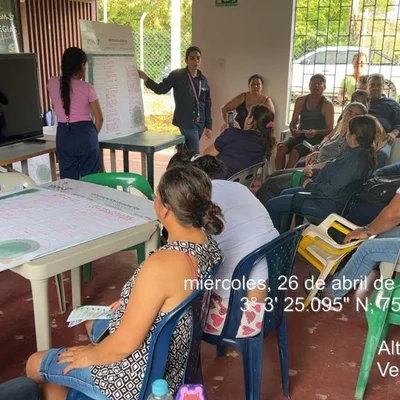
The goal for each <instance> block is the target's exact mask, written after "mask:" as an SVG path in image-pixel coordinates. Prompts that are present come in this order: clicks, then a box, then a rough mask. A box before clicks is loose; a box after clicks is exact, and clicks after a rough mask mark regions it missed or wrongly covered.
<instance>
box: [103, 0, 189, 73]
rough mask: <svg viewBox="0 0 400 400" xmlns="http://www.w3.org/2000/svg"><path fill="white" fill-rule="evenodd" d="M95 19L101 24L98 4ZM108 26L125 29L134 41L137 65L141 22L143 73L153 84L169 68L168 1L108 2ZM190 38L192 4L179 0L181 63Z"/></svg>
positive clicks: (186, 0) (169, 22)
mask: <svg viewBox="0 0 400 400" xmlns="http://www.w3.org/2000/svg"><path fill="white" fill-rule="evenodd" d="M98 6H99V9H98V18H99V21H102V20H103V1H102V0H98ZM107 11H108V22H109V23H114V24H119V25H129V26H130V27H131V28H132V30H133V32H134V38H135V48H136V52H137V53H136V60H137V62H138V64H139V65H140V61H141V60H140V52H139V48H140V46H139V25H140V17H141V15H142V14H143V12H147V15H146V19H145V21H144V29H143V36H144V49H143V52H144V70H145V71H146V73H147V74H148V75H149V76H150V77H151V78H153V79H155V80H156V81H159V80H161V79H162V78H164V77H165V76H166V75H167V74H168V73H169V72H170V64H171V0H108V7H107ZM191 37H192V0H181V38H182V42H181V48H182V63H183V62H184V53H185V50H186V47H187V46H189V45H190V44H191Z"/></svg>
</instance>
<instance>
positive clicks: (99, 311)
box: [67, 306, 113, 328]
mask: <svg viewBox="0 0 400 400" xmlns="http://www.w3.org/2000/svg"><path fill="white" fill-rule="evenodd" d="M112 314H113V311H112V310H111V307H109V306H80V307H78V308H75V310H73V311H72V312H71V314H70V315H69V317H68V319H67V322H69V325H68V327H69V328H70V327H72V326H75V325H79V324H80V323H82V322H85V321H92V320H94V319H110V318H111V317H112Z"/></svg>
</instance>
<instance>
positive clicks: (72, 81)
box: [47, 47, 103, 179]
mask: <svg viewBox="0 0 400 400" xmlns="http://www.w3.org/2000/svg"><path fill="white" fill-rule="evenodd" d="M86 62H87V57H86V54H85V52H84V51H83V50H81V49H80V48H78V47H70V48H68V49H67V50H65V52H64V54H63V57H62V61H61V73H62V75H61V76H53V77H52V78H50V80H49V82H48V84H47V87H48V90H49V94H50V97H51V99H52V101H53V105H54V109H55V112H56V114H57V119H58V126H57V137H56V146H57V156H58V161H59V167H60V178H61V179H63V178H70V179H79V178H81V177H82V176H85V175H89V174H93V173H96V172H99V170H100V147H99V141H98V138H97V134H98V132H99V131H100V129H101V126H102V125H103V114H102V112H101V108H100V103H99V100H98V98H97V94H96V92H95V90H94V88H93V86H92V85H91V84H90V83H87V82H85V81H84V80H83V78H84V76H85V71H86ZM92 115H93V117H94V121H93V119H92Z"/></svg>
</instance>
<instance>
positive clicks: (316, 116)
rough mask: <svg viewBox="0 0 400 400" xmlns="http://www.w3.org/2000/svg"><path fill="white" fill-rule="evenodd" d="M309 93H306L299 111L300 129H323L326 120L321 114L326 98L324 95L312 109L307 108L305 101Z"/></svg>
mask: <svg viewBox="0 0 400 400" xmlns="http://www.w3.org/2000/svg"><path fill="white" fill-rule="evenodd" d="M309 96H310V95H307V96H306V98H305V99H304V104H303V108H302V110H301V112H300V126H299V129H300V130H303V129H304V130H307V129H325V127H326V125H325V124H326V121H325V117H324V115H323V114H322V106H323V104H324V102H325V100H326V98H325V96H322V97H321V100H320V101H319V103H318V104H317V106H316V107H315V108H313V109H312V110H308V109H307V102H308V98H309Z"/></svg>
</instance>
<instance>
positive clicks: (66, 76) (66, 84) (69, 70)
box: [61, 47, 87, 118]
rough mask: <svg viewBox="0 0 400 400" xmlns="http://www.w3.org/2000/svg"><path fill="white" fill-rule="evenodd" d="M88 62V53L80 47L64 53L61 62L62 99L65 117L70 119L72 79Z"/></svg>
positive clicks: (71, 48) (69, 49)
mask: <svg viewBox="0 0 400 400" xmlns="http://www.w3.org/2000/svg"><path fill="white" fill-rule="evenodd" d="M86 62H87V56H86V53H85V52H84V51H83V50H82V49H80V48H79V47H70V48H68V49H67V50H65V51H64V54H63V56H62V61H61V99H62V102H63V106H64V111H65V115H66V116H67V118H69V113H70V107H71V98H70V90H71V89H70V82H71V77H72V76H73V75H75V74H77V73H78V72H79V71H80V70H81V69H82V64H85V63H86Z"/></svg>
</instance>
